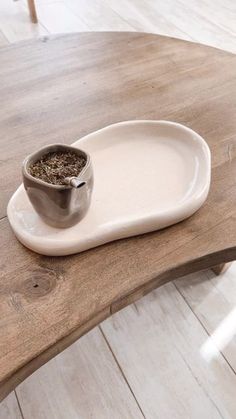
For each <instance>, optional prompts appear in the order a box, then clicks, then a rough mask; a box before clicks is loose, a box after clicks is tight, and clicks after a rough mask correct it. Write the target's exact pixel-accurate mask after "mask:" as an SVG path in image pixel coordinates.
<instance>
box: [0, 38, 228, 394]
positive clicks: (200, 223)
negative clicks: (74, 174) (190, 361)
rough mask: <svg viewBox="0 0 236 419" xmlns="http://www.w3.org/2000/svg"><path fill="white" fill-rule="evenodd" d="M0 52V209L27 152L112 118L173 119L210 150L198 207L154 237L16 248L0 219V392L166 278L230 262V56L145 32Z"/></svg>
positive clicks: (17, 180)
mask: <svg viewBox="0 0 236 419" xmlns="http://www.w3.org/2000/svg"><path fill="white" fill-rule="evenodd" d="M0 60H1V63H2V65H1V67H0V78H1V81H2V83H1V87H0V94H1V98H2V107H1V108H0V124H1V127H2V136H1V155H2V156H3V159H2V160H3V161H2V164H1V168H0V174H1V178H2V184H3V191H2V200H1V216H2V217H4V216H5V214H6V204H7V201H8V199H9V197H10V195H11V193H12V192H13V191H14V189H15V188H16V187H17V185H18V184H19V183H20V180H21V174H20V162H21V160H22V159H23V157H24V156H25V155H26V154H28V153H29V152H31V151H33V150H35V148H36V147H37V148H38V147H40V146H42V145H45V144H48V143H50V142H55V141H62V142H65V143H71V142H73V141H74V140H75V139H77V138H79V137H80V136H81V135H83V134H86V133H88V132H90V131H92V130H94V129H98V128H100V127H102V126H105V125H107V124H110V123H113V122H117V121H119V120H124V119H127V120H128V119H135V118H137V119H151V118H153V119H171V120H174V121H178V122H181V123H184V124H186V125H188V126H190V127H191V128H193V129H195V130H196V131H198V132H199V133H200V134H201V135H202V136H203V137H205V138H206V140H207V141H208V144H209V145H210V148H211V151H212V156H213V163H212V165H213V170H212V187H211V191H210V195H209V198H208V200H207V202H206V204H205V205H204V206H203V207H202V208H201V210H200V211H199V212H197V213H196V214H195V215H194V216H193V217H191V218H190V219H188V220H185V221H184V222H182V223H180V224H178V225H175V226H173V227H171V228H168V229H165V230H162V231H160V232H157V233H152V234H148V235H144V236H142V237H136V238H131V239H128V240H122V241H119V242H115V243H111V244H108V245H106V246H103V247H100V248H97V249H93V250H91V251H89V252H85V253H82V254H80V255H75V256H71V257H66V258H46V257H41V256H39V255H36V254H33V253H32V252H30V251H28V250H27V249H25V248H23V246H21V245H20V244H19V243H18V242H17V241H16V239H15V238H14V236H13V234H12V232H11V230H10V228H9V225H8V222H7V220H6V219H5V218H3V220H2V221H1V222H0V226H1V242H2V249H3V250H2V254H1V279H0V309H1V312H2V313H3V316H2V317H1V319H0V332H1V337H2V339H1V342H0V353H1V359H0V394H1V397H4V396H5V395H6V394H7V393H8V392H9V391H10V390H11V389H12V388H14V387H15V386H16V385H17V384H18V383H19V382H20V381H21V380H23V379H24V378H25V377H26V376H27V375H29V374H30V373H31V372H32V371H34V370H35V369H37V368H38V367H39V366H40V365H42V364H43V363H45V362H46V361H47V360H48V359H50V358H52V357H53V356H55V355H56V354H57V353H58V352H60V351H61V350H63V349H64V348H65V347H66V346H68V345H70V344H71V343H72V342H73V341H74V340H76V339H77V338H78V337H79V336H81V335H82V334H83V333H85V332H86V331H88V330H89V329H90V328H92V327H93V326H94V325H96V324H97V323H99V322H100V321H101V320H103V319H104V318H106V317H108V316H109V315H110V313H112V312H115V311H117V310H119V309H120V308H122V307H123V306H125V305H127V304H129V303H130V302H132V301H134V300H135V299H137V298H140V296H142V295H144V294H145V293H147V292H149V291H150V290H152V289H153V288H155V287H157V286H160V285H161V284H163V283H165V282H168V281H170V280H172V279H174V278H177V277H180V276H182V275H185V274H187V273H191V272H194V271H197V270H200V269H204V268H208V267H211V266H214V265H217V264H219V263H224V262H229V261H231V260H233V259H235V257H236V246H235V241H236V223H235V211H236V180H235V179H236V164H235V161H236V160H235V153H236V147H235V128H236V122H235V112H236V94H235V93H236V87H235V86H236V84H235V78H236V76H235V74H236V72H235V67H236V57H235V56H233V55H231V54H229V53H225V52H222V51H218V50H215V49H213V48H207V47H203V46H200V45H197V44H191V43H188V42H184V41H179V40H173V39H170V38H165V37H164V38H163V37H158V36H155V35H145V34H132V33H120V34H118V33H112V34H108V33H106V34H103V33H100V34H89V33H88V34H80V35H79V34H76V35H70V36H67V37H58V38H55V39H52V40H50V39H44V40H41V41H38V42H30V43H25V44H21V45H19V46H18V47H11V48H8V47H6V48H4V50H3V51H0ZM222 63H224V65H222ZM13 260H14V263H12V261H13ZM35 281H37V284H38V287H37V288H34V286H33V285H34V284H35Z"/></svg>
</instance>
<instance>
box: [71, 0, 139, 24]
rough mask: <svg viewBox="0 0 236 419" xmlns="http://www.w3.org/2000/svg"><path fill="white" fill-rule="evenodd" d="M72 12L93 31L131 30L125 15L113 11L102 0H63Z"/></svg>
mask: <svg viewBox="0 0 236 419" xmlns="http://www.w3.org/2000/svg"><path fill="white" fill-rule="evenodd" d="M64 3H65V4H66V5H67V6H68V7H69V8H70V9H71V11H72V12H73V13H75V15H76V16H77V17H79V18H81V20H82V21H83V22H84V23H85V24H86V25H87V27H88V28H89V29H90V30H93V31H133V30H134V29H135V28H134V27H133V26H132V25H131V24H129V23H128V22H127V21H126V19H125V16H123V17H121V16H119V15H118V14H117V13H116V12H114V11H113V10H112V9H111V8H110V6H109V4H106V3H105V2H104V0H64Z"/></svg>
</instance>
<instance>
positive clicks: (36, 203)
mask: <svg viewBox="0 0 236 419" xmlns="http://www.w3.org/2000/svg"><path fill="white" fill-rule="evenodd" d="M58 151H73V152H74V153H76V154H78V156H83V157H84V158H85V159H86V164H85V166H84V168H83V169H82V171H81V172H80V173H79V175H78V177H77V178H76V179H78V180H79V181H81V182H82V183H81V184H80V186H79V187H78V188H76V187H72V186H70V185H51V184H49V183H46V182H44V181H43V180H40V179H37V178H35V177H33V176H32V175H31V174H30V173H29V171H28V168H29V166H30V165H31V164H33V163H35V162H36V161H37V160H39V159H40V158H41V157H42V156H43V155H45V154H47V153H49V152H58ZM22 174H23V183H24V187H25V190H26V192H27V195H28V197H29V200H30V202H31V204H32V205H33V207H34V209H35V211H36V212H37V213H38V215H39V216H40V217H41V218H42V219H43V221H44V222H45V223H46V224H49V225H50V226H52V227H57V228H58V227H59V228H67V227H71V226H73V225H74V224H76V223H78V222H79V221H80V220H81V219H82V218H83V217H84V216H85V214H86V212H87V210H88V208H89V205H90V201H91V195H92V190H93V170H92V163H91V159H90V156H89V155H88V154H87V153H85V152H84V151H82V150H79V149H78V148H76V147H72V146H67V145H64V144H52V145H49V146H47V147H44V148H41V149H40V150H39V151H37V152H35V153H33V154H31V155H30V156H28V157H26V159H25V160H24V162H23V167H22ZM81 185H82V186H81Z"/></svg>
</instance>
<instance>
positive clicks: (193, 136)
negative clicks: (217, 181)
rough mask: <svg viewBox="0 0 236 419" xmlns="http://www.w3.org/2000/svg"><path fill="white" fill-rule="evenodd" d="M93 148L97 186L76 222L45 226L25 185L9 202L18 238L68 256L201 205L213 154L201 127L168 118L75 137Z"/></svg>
mask: <svg viewBox="0 0 236 419" xmlns="http://www.w3.org/2000/svg"><path fill="white" fill-rule="evenodd" d="M73 146H74V147H78V148H81V149H82V150H84V151H86V152H87V153H89V154H90V156H91V159H92V162H93V169H94V191H93V196H92V201H91V205H90V208H89V210H88V212H87V214H86V216H85V217H84V218H83V220H82V221H81V222H80V223H78V224H77V225H75V226H73V227H71V228H68V229H64V230H59V229H55V228H52V227H49V226H47V225H46V224H45V223H44V222H43V221H42V220H41V219H40V218H39V216H38V215H37V214H36V212H35V211H34V209H33V207H32V205H31V204H30V202H29V200H28V198H27V195H26V193H25V191H24V188H23V186H20V188H19V189H18V190H17V191H16V192H15V194H14V195H13V197H12V198H11V200H10V202H9V205H8V217H9V221H10V223H11V226H12V228H13V230H14V232H15V234H16V236H17V237H18V239H19V240H20V241H21V242H22V243H23V244H24V245H25V246H27V247H29V248H30V249H32V250H34V251H36V252H38V253H41V254H44V255H68V254H72V253H77V252H81V251H83V250H87V249H89V248H92V247H95V246H98V245H101V244H104V243H106V242H109V241H113V240H116V239H121V238H124V237H129V236H133V235H137V234H142V233H147V232H150V231H154V230H158V229H161V228H164V227H167V226H170V225H171V224H174V223H177V222H179V221H181V220H183V219H185V218H187V217H189V216H190V215H192V214H193V213H194V212H195V211H197V210H198V209H199V208H200V206H201V205H202V204H203V203H204V201H205V200H206V198H207V194H208V191H209V186H210V176H211V161H210V150H209V148H208V145H207V144H206V142H205V141H204V140H203V138H202V137H200V136H199V135H198V134H197V133H195V132H194V131H192V130H191V129H189V128H187V127H184V126H183V125H180V124H177V123H174V122H168V121H127V122H121V123H118V124H114V125H110V126H108V127H106V128H103V129H101V130H99V131H97V132H94V133H92V134H90V135H88V136H86V137H84V138H82V139H80V140H79V141H77V142H76V143H74V144H73Z"/></svg>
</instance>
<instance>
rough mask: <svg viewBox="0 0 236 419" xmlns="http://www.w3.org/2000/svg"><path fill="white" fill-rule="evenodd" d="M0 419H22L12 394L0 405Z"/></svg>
mask: <svg viewBox="0 0 236 419" xmlns="http://www.w3.org/2000/svg"><path fill="white" fill-rule="evenodd" d="M0 419H23V418H22V415H21V412H20V409H19V406H18V403H17V399H16V396H15V393H14V392H13V393H11V394H9V396H8V397H7V398H6V399H5V400H3V401H2V403H1V404H0Z"/></svg>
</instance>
